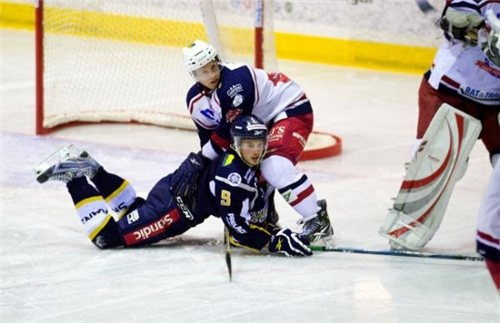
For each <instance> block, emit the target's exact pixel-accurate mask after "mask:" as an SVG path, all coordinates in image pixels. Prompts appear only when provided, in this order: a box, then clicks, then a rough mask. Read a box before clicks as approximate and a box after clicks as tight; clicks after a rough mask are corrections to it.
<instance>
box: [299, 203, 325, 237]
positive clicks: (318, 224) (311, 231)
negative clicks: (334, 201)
mask: <svg viewBox="0 0 500 323" xmlns="http://www.w3.org/2000/svg"><path fill="white" fill-rule="evenodd" d="M318 205H319V207H320V208H321V209H320V210H319V211H318V216H316V217H315V218H312V219H311V220H309V221H307V222H305V223H304V226H303V228H302V232H301V233H300V236H302V237H304V238H306V239H307V240H308V241H309V242H310V243H311V244H313V243H315V242H319V241H320V240H321V241H322V242H323V243H324V244H325V246H330V245H331V244H332V238H333V228H332V225H331V223H330V218H329V217H328V212H327V211H326V201H325V200H319V201H318Z"/></svg>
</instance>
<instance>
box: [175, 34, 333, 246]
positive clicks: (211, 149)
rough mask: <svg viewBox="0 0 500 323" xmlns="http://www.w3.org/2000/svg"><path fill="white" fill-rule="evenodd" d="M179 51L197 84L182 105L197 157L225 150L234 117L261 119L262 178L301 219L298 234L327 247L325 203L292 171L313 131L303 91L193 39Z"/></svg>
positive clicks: (281, 76) (279, 75)
mask: <svg viewBox="0 0 500 323" xmlns="http://www.w3.org/2000/svg"><path fill="white" fill-rule="evenodd" d="M183 53H184V63H185V66H186V68H187V70H188V71H189V73H190V74H191V76H192V77H193V78H194V79H195V81H196V83H195V84H194V85H193V86H192V87H191V89H190V90H189V92H188V94H187V107H188V110H189V113H190V114H191V117H192V119H193V121H194V123H195V124H196V127H197V128H198V134H199V137H200V144H201V147H202V149H201V154H202V155H203V156H204V157H205V158H208V159H210V160H212V159H215V158H216V157H217V156H219V155H221V154H222V152H223V151H224V150H225V149H227V148H228V147H229V142H230V141H229V139H230V138H229V128H230V125H231V123H232V122H233V120H235V118H236V117H237V116H239V115H250V114H254V115H256V116H257V117H259V118H260V119H262V120H263V121H264V122H265V124H266V125H267V126H268V127H269V129H270V133H269V142H268V145H269V147H268V153H267V155H266V157H265V159H264V160H263V161H262V165H261V171H262V175H263V176H264V178H265V179H266V181H267V182H268V183H270V184H271V185H272V186H274V187H275V188H277V190H278V191H279V193H280V194H281V195H282V196H283V197H284V198H285V200H286V201H287V202H288V203H289V205H291V206H292V207H293V208H294V209H295V210H296V211H297V212H298V213H299V214H300V215H301V216H302V221H303V223H304V226H303V229H302V232H301V236H302V237H305V238H306V239H307V240H308V241H310V242H316V241H318V240H323V241H324V242H325V243H329V241H330V240H331V237H332V235H333V229H332V227H331V224H330V220H329V217H328V214H327V210H326V202H325V201H324V200H320V201H318V200H317V197H316V193H315V190H314V187H313V185H312V183H311V181H310V180H309V178H308V177H307V175H305V174H303V173H301V172H299V171H298V170H297V169H296V168H295V165H296V164H297V162H298V161H299V157H300V155H301V153H302V151H303V150H304V147H305V144H306V142H307V139H308V137H309V135H310V133H311V131H312V128H313V111H312V107H311V104H310V102H309V99H308V98H307V96H306V95H305V93H304V92H303V90H302V89H301V88H300V87H299V86H298V85H297V83H295V82H294V81H292V80H291V79H289V78H288V77H287V76H285V75H284V74H282V73H270V74H268V73H267V72H266V71H264V70H262V69H258V68H253V67H251V66H249V65H230V64H223V63H222V62H221V61H220V59H219V56H218V54H217V52H216V51H215V49H214V48H213V47H212V46H211V45H209V44H207V43H205V42H203V41H199V40H197V41H195V42H194V43H192V44H191V45H189V46H188V47H186V48H184V50H183ZM174 186H175V185H174ZM174 191H175V188H174Z"/></svg>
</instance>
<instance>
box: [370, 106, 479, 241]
mask: <svg viewBox="0 0 500 323" xmlns="http://www.w3.org/2000/svg"><path fill="white" fill-rule="evenodd" d="M480 132H481V123H480V122H479V121H478V120H477V119H475V118H473V117H471V116H470V115H468V114H466V113H464V112H462V111H459V110H457V109H455V108H453V107H452V106H450V105H448V104H446V103H445V104H443V105H442V106H441V107H440V108H439V109H438V111H437V113H436V115H435V116H434V118H433V119H432V122H431V124H430V125H429V128H428V129H427V131H426V132H425V134H424V136H423V138H422V142H421V144H420V146H419V148H418V150H417V152H416V154H415V156H414V157H413V159H412V161H411V162H410V164H409V166H408V169H407V171H406V175H405V177H404V180H403V183H402V184H401V188H400V190H399V193H398V195H397V196H396V198H395V200H394V205H393V207H392V208H391V209H390V210H389V213H388V214H387V216H386V218H385V220H384V222H383V224H382V226H381V227H380V230H379V233H380V235H382V236H383V237H386V238H388V239H389V240H390V244H391V246H392V247H393V248H406V249H411V250H419V249H421V248H422V247H424V246H425V244H426V243H427V242H428V241H429V240H430V239H431V238H432V237H433V235H434V233H435V232H436V231H437V229H438V228H439V225H440V224H441V221H442V219H443V216H444V213H445V211H446V207H447V205H448V201H449V199H450V196H451V192H452V191H453V187H454V186H455V183H456V182H457V181H458V180H460V178H462V176H463V174H464V173H465V170H466V168H467V159H468V157H469V154H470V152H471V150H472V147H474V144H475V142H476V140H477V139H478V137H479V134H480Z"/></svg>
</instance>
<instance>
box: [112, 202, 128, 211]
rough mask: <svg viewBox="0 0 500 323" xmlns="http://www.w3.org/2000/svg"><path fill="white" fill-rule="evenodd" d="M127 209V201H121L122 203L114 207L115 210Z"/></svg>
mask: <svg viewBox="0 0 500 323" xmlns="http://www.w3.org/2000/svg"><path fill="white" fill-rule="evenodd" d="M126 209H127V205H125V203H123V202H121V203H120V204H118V205H117V206H115V207H114V208H113V212H115V213H120V212H121V211H123V210H126Z"/></svg>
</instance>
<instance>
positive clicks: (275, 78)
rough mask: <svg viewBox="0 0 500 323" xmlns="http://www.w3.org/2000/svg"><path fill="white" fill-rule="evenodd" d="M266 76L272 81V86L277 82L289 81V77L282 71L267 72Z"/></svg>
mask: <svg viewBox="0 0 500 323" xmlns="http://www.w3.org/2000/svg"><path fill="white" fill-rule="evenodd" d="M267 77H268V78H269V80H270V81H271V82H273V84H274V86H276V84H278V83H279V82H282V83H288V82H290V78H288V76H286V75H285V74H283V73H269V74H267Z"/></svg>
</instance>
